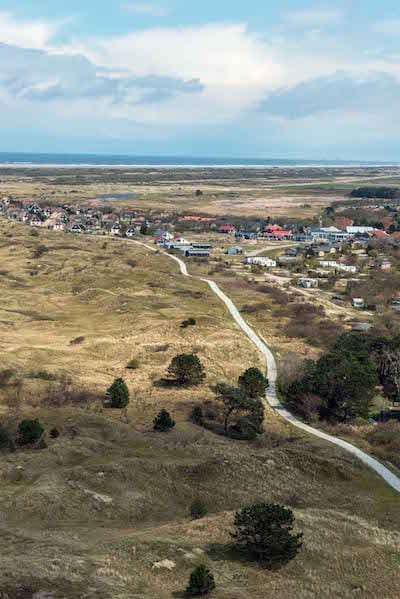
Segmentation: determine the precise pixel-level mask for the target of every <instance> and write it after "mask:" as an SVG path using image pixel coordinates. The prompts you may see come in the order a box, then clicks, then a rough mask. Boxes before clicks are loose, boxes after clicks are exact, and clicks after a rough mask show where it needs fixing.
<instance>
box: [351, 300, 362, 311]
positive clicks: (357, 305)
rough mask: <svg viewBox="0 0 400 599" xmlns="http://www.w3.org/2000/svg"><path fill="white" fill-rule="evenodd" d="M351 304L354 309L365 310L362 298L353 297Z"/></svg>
mask: <svg viewBox="0 0 400 599" xmlns="http://www.w3.org/2000/svg"><path fill="white" fill-rule="evenodd" d="M351 303H352V305H353V308H357V310H362V309H363V308H365V301H364V300H363V299H362V298H361V297H353V299H352V302H351Z"/></svg>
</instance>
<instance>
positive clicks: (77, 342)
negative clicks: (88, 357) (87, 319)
mask: <svg viewBox="0 0 400 599" xmlns="http://www.w3.org/2000/svg"><path fill="white" fill-rule="evenodd" d="M84 341H85V337H76V339H72V340H71V341H70V342H69V344H70V345H80V344H81V343H83V342H84Z"/></svg>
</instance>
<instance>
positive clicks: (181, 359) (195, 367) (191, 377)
mask: <svg viewBox="0 0 400 599" xmlns="http://www.w3.org/2000/svg"><path fill="white" fill-rule="evenodd" d="M168 374H169V375H170V376H172V377H174V379H175V382H176V384H177V385H181V386H187V387H190V386H195V385H200V383H202V382H203V381H204V379H205V377H206V375H205V372H204V366H203V364H202V363H201V362H200V360H199V358H198V357H197V356H196V355H194V354H181V355H178V356H175V358H173V360H172V362H171V364H170V366H169V368H168Z"/></svg>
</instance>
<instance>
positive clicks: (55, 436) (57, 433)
mask: <svg viewBox="0 0 400 599" xmlns="http://www.w3.org/2000/svg"><path fill="white" fill-rule="evenodd" d="M59 436H60V431H59V430H58V428H52V429H51V431H50V437H51V438H52V439H58V437H59Z"/></svg>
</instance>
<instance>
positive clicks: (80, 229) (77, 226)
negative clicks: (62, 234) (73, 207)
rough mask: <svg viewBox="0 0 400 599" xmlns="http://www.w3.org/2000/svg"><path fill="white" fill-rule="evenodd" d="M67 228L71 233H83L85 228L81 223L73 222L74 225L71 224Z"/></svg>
mask: <svg viewBox="0 0 400 599" xmlns="http://www.w3.org/2000/svg"><path fill="white" fill-rule="evenodd" d="M69 230H70V231H71V233H84V231H85V228H84V226H83V225H80V224H78V223H75V224H74V225H72V227H70V229H69Z"/></svg>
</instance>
